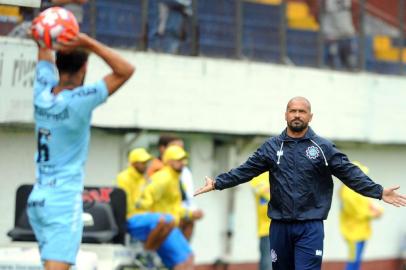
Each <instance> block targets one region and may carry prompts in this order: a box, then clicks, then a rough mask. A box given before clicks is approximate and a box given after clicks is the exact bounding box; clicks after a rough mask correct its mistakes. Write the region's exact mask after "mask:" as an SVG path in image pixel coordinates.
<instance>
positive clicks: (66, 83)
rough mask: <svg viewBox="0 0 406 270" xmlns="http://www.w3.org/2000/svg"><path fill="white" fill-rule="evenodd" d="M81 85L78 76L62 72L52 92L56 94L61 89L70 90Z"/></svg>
mask: <svg viewBox="0 0 406 270" xmlns="http://www.w3.org/2000/svg"><path fill="white" fill-rule="evenodd" d="M81 85H82V80H81V79H80V78H79V76H75V75H67V74H62V75H61V76H60V78H59V83H58V85H57V86H56V87H55V88H54V89H53V91H52V92H53V94H54V95H58V94H59V93H60V92H61V91H63V90H72V89H75V88H76V87H79V86H81Z"/></svg>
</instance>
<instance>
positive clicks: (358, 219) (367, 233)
mask: <svg viewBox="0 0 406 270" xmlns="http://www.w3.org/2000/svg"><path fill="white" fill-rule="evenodd" d="M353 164H355V165H357V166H358V167H359V168H360V169H361V170H362V171H363V172H364V173H365V174H367V173H368V172H369V169H368V167H366V166H364V165H363V164H361V163H360V162H358V161H354V162H353ZM340 201H341V212H340V230H341V234H342V235H343V237H344V239H345V240H346V242H347V244H348V250H349V259H348V262H347V266H346V268H345V269H346V270H359V269H360V267H361V262H362V261H361V260H362V252H363V250H364V247H365V242H366V241H367V240H368V239H369V238H370V237H371V233H372V230H371V220H372V219H374V218H378V217H380V216H381V215H382V213H383V208H382V207H380V206H378V205H376V204H374V203H373V202H372V201H371V200H369V199H368V198H367V197H364V196H362V195H360V194H358V193H356V192H355V191H353V190H352V189H350V188H348V187H347V186H345V185H343V186H342V187H341V189H340Z"/></svg>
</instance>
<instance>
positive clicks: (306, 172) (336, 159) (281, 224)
mask: <svg viewBox="0 0 406 270" xmlns="http://www.w3.org/2000/svg"><path fill="white" fill-rule="evenodd" d="M312 117H313V114H312V112H311V105H310V102H309V101H308V100H307V99H306V98H304V97H294V98H292V99H291V100H290V101H289V102H288V105H287V107H286V112H285V120H286V123H287V127H286V129H285V130H284V131H283V132H282V133H281V134H280V135H279V136H276V137H272V138H269V139H268V140H266V141H265V143H264V144H262V145H261V146H260V147H259V148H258V150H257V151H256V152H255V153H254V154H252V156H251V157H250V158H248V160H247V161H246V162H245V163H243V164H242V165H240V166H239V167H237V168H235V169H232V170H231V171H229V172H227V173H222V174H220V175H218V176H217V177H216V178H215V180H213V179H212V178H210V177H206V184H205V186H203V187H202V188H200V189H199V190H197V191H196V193H195V195H198V194H201V193H205V192H208V191H211V190H215V189H217V190H222V189H225V188H230V187H234V186H236V185H239V184H242V183H245V182H248V181H249V180H251V179H252V178H253V177H255V176H257V175H260V174H261V173H263V172H266V171H269V181H270V186H271V189H270V192H271V194H270V195H271V200H270V202H269V203H268V216H269V217H270V218H271V219H272V223H271V227H270V235H269V241H270V248H271V257H272V268H273V270H320V269H321V261H322V257H323V239H324V227H323V220H325V219H327V215H328V212H329V210H330V207H331V200H332V195H333V179H332V176H333V175H334V176H336V177H337V178H339V179H340V180H341V181H342V182H343V183H344V184H345V185H347V186H348V187H349V188H351V189H352V190H354V191H356V192H357V193H360V194H362V195H364V196H367V197H371V198H375V199H382V200H383V201H385V202H386V203H389V204H393V205H394V206H398V207H399V206H405V205H406V196H405V195H400V194H398V193H397V192H395V190H396V189H398V188H399V187H392V188H385V189H384V188H383V187H382V186H381V185H379V184H376V183H374V182H373V181H372V180H371V179H370V178H369V177H368V176H367V175H366V174H364V173H363V172H362V171H361V170H360V169H359V168H358V167H357V166H355V165H354V164H352V163H351V162H350V161H349V160H348V158H347V156H346V155H345V154H343V153H341V152H340V151H339V150H338V149H337V148H336V147H335V145H334V144H333V143H332V142H330V141H329V140H326V139H324V138H322V137H320V136H318V135H317V134H316V133H315V132H314V131H313V130H312V129H311V128H310V127H309V123H310V121H311V120H312Z"/></svg>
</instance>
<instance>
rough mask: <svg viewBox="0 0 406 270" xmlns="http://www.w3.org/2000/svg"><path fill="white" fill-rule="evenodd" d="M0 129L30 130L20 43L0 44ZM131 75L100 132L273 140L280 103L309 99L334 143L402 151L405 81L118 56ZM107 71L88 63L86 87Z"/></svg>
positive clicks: (28, 53) (31, 55)
mask: <svg viewBox="0 0 406 270" xmlns="http://www.w3.org/2000/svg"><path fill="white" fill-rule="evenodd" d="M0 51H1V52H2V53H1V55H0V95H1V97H2V98H1V99H0V123H10V122H17V123H31V122H32V109H31V103H32V89H31V85H30V83H32V79H33V76H34V71H33V64H34V63H35V59H36V49H35V47H34V45H33V44H32V43H30V42H28V41H21V40H15V39H10V38H8V39H7V38H0ZM120 52H121V53H122V54H123V55H124V56H125V57H126V59H128V60H129V61H130V62H132V63H133V64H134V65H135V66H136V67H137V71H136V73H135V75H134V76H133V77H132V78H131V80H130V81H129V82H128V83H127V84H126V85H124V87H123V89H122V90H120V91H119V92H118V93H117V94H115V95H114V96H113V97H112V98H111V99H110V100H109V101H108V102H107V104H105V105H103V106H101V107H100V108H99V109H98V110H96V112H95V114H94V121H93V124H94V125H96V126H100V127H111V128H114V127H128V128H134V127H139V128H144V129H156V130H168V129H169V130H182V131H197V132H215V133H228V134H277V133H279V132H280V131H281V129H282V128H283V127H284V121H283V120H282V119H283V113H284V110H285V106H286V103H287V101H288V100H289V99H290V98H291V97H293V96H296V95H303V96H306V97H308V98H309V99H310V101H311V102H312V105H313V112H314V114H315V117H314V124H313V126H314V127H315V128H316V129H317V130H319V132H321V134H323V135H324V136H327V137H330V138H334V139H337V140H350V141H368V142H372V143H406V137H405V136H403V133H405V132H406V126H404V125H400V124H398V123H401V122H402V121H403V120H404V117H403V116H404V115H405V114H406V106H404V100H406V91H405V89H404V88H405V78H403V77H400V76H383V75H378V74H367V73H345V72H333V71H327V70H317V69H310V68H291V67H289V66H281V65H270V64H261V63H253V62H245V61H233V60H221V59H208V58H203V57H199V58H193V57H180V56H172V55H162V54H151V53H138V52H137V53H136V52H132V51H120ZM108 71H109V70H108V68H107V67H106V65H105V64H104V63H103V61H102V60H100V59H99V58H97V57H91V59H90V63H89V72H88V75H87V80H88V81H94V80H97V79H100V77H101V76H102V75H103V74H106V73H107V72H108Z"/></svg>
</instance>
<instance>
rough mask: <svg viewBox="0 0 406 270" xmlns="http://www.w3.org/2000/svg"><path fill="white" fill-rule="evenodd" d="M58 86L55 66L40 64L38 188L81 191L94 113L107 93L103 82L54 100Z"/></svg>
mask: <svg viewBox="0 0 406 270" xmlns="http://www.w3.org/2000/svg"><path fill="white" fill-rule="evenodd" d="M57 83H58V78H57V71H56V69H55V66H54V65H53V64H52V63H50V62H46V61H40V62H39V63H38V65H37V70H36V80H35V84H34V115H35V116H34V117H35V123H36V125H35V132H36V137H37V153H36V157H35V159H36V165H37V166H36V177H37V184H40V185H42V184H44V185H55V186H56V187H62V188H63V189H64V190H65V189H69V190H71V189H73V190H76V189H82V188H83V168H84V164H85V161H86V156H87V152H88V144H89V139H90V120H91V116H92V111H93V109H95V108H96V107H97V106H98V105H100V104H101V103H103V102H104V101H105V100H106V99H107V96H108V91H107V88H106V84H105V82H104V81H103V80H100V81H98V82H96V83H94V84H87V85H85V86H81V87H78V88H76V89H74V90H64V91H62V92H61V93H59V94H58V95H57V96H55V95H53V93H52V88H53V87H55V86H56V85H57Z"/></svg>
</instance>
